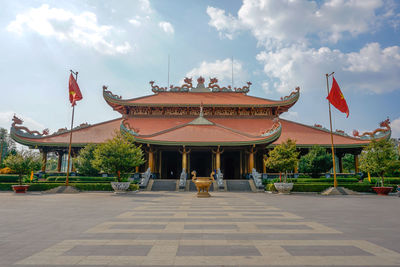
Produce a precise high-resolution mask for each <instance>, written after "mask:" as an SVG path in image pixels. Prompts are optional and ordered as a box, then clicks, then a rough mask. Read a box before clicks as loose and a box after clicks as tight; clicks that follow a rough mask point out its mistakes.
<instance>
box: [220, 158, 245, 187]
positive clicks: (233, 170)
mask: <svg viewBox="0 0 400 267" xmlns="http://www.w3.org/2000/svg"><path fill="white" fill-rule="evenodd" d="M221 172H222V173H223V174H224V179H228V180H229V179H241V177H240V151H225V152H224V153H222V154H221Z"/></svg>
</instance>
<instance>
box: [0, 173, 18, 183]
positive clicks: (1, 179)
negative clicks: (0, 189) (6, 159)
mask: <svg viewBox="0 0 400 267" xmlns="http://www.w3.org/2000/svg"><path fill="white" fill-rule="evenodd" d="M0 183H18V175H17V174H16V175H11V174H7V175H0Z"/></svg>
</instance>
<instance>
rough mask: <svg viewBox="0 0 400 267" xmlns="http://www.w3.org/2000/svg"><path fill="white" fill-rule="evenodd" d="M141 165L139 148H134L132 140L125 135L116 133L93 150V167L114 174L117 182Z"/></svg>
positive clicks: (142, 161)
mask: <svg viewBox="0 0 400 267" xmlns="http://www.w3.org/2000/svg"><path fill="white" fill-rule="evenodd" d="M143 163H144V159H143V152H142V150H141V148H140V147H138V146H135V145H134V138H133V137H132V136H130V135H128V134H125V133H121V132H116V133H115V135H114V138H112V139H109V140H107V141H106V142H105V143H103V144H100V145H98V146H97V148H96V149H95V150H94V160H93V166H94V167H95V168H98V169H99V170H102V171H105V172H109V173H116V174H117V179H118V182H121V176H124V174H126V173H129V172H132V171H133V170H134V169H135V167H136V166H139V165H141V164H143Z"/></svg>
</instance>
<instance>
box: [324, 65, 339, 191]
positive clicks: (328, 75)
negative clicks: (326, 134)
mask: <svg viewBox="0 0 400 267" xmlns="http://www.w3.org/2000/svg"><path fill="white" fill-rule="evenodd" d="M334 73H335V72H332V73H331V74H328V73H327V74H325V75H326V90H327V91H328V95H329V80H328V78H329V77H330V76H332V75H333V74H334ZM328 105H329V125H330V130H331V145H332V147H331V149H332V163H333V186H334V187H335V188H336V187H337V186H338V184H337V180H336V162H335V149H334V147H333V133H332V113H331V102H329V101H328Z"/></svg>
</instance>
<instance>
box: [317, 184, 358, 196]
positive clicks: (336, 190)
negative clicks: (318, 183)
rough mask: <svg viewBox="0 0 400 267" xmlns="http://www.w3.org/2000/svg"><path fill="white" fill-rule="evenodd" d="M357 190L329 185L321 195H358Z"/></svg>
mask: <svg viewBox="0 0 400 267" xmlns="http://www.w3.org/2000/svg"><path fill="white" fill-rule="evenodd" d="M358 194H359V193H358V192H355V191H353V190H350V189H347V188H345V187H341V186H338V187H333V186H332V187H329V188H328V189H325V190H324V191H322V192H321V195H323V196H332V195H358Z"/></svg>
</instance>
